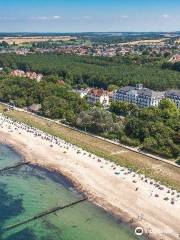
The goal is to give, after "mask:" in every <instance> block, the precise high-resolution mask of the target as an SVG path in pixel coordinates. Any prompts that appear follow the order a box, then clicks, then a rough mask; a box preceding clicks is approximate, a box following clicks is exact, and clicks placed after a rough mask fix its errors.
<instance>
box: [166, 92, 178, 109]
mask: <svg viewBox="0 0 180 240" xmlns="http://www.w3.org/2000/svg"><path fill="white" fill-rule="evenodd" d="M165 96H166V97H167V98H169V99H171V100H172V101H173V102H174V103H175V104H176V106H177V108H180V90H168V91H166V93H165Z"/></svg>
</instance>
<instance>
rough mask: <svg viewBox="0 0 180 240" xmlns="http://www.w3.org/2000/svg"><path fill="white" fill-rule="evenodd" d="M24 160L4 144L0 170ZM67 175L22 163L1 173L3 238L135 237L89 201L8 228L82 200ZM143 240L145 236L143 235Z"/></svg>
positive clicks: (0, 150) (83, 239)
mask: <svg viewBox="0 0 180 240" xmlns="http://www.w3.org/2000/svg"><path fill="white" fill-rule="evenodd" d="M20 161H22V158H21V157H20V156H19V155H18V154H17V153H16V152H14V151H13V150H12V149H11V148H9V147H7V146H4V145H0V169H2V168H4V167H6V166H11V165H13V164H15V163H17V162H20ZM83 197H84V196H83V195H82V194H80V193H78V192H77V191H76V190H75V189H74V188H73V186H72V185H71V184H70V183H69V182H68V181H67V180H66V179H65V178H64V177H63V176H60V175H57V174H54V173H51V172H49V171H47V170H44V169H41V168H37V167H33V166H22V167H18V168H15V169H13V170H9V171H6V172H3V173H1V174H0V239H1V240H112V239H113V240H135V239H140V238H136V237H135V235H134V233H133V232H132V231H130V229H128V228H127V227H126V226H125V225H123V224H122V223H120V220H118V219H115V218H113V217H112V216H111V215H110V214H108V213H106V212H105V211H104V210H102V209H101V208H98V207H96V206H95V205H93V204H92V203H90V202H88V201H85V202H83V203H79V204H77V205H74V206H73V207H69V208H65V209H63V210H59V211H57V212H56V213H52V214H50V215H47V216H45V217H42V218H40V219H37V220H35V221H32V222H29V223H27V224H24V225H21V226H19V227H16V228H13V229H11V230H8V231H7V230H6V231H5V230H4V229H5V228H6V227H7V226H10V225H12V224H16V223H18V222H21V221H24V220H25V219H27V218H31V217H33V216H34V215H37V214H39V213H42V212H43V211H46V210H48V209H51V208H54V207H56V206H64V205H67V204H69V203H72V202H75V201H77V200H80V199H82V198H83ZM141 239H142V238H141Z"/></svg>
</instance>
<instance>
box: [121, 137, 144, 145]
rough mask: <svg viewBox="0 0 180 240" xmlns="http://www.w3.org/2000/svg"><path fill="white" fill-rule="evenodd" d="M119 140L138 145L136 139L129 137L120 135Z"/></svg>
mask: <svg viewBox="0 0 180 240" xmlns="http://www.w3.org/2000/svg"><path fill="white" fill-rule="evenodd" d="M120 142H121V143H123V144H126V145H129V146H132V147H138V146H139V145H140V142H139V140H138V139H131V138H128V137H126V136H122V137H121V139H120Z"/></svg>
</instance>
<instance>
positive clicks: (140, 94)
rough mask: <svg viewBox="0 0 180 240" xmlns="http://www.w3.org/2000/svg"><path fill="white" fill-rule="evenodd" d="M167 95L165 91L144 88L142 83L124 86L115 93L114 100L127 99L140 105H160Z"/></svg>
mask: <svg viewBox="0 0 180 240" xmlns="http://www.w3.org/2000/svg"><path fill="white" fill-rule="evenodd" d="M164 97H165V92H157V91H153V90H151V89H148V88H144V87H143V85H142V84H137V85H136V87H132V86H126V87H122V88H120V89H119V90H117V91H116V92H114V94H113V101H126V102H129V103H133V104H136V105H138V106H139V107H151V106H158V104H159V103H160V101H161V100H162V99H163V98H164Z"/></svg>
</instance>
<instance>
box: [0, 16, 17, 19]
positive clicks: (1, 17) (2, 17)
mask: <svg viewBox="0 0 180 240" xmlns="http://www.w3.org/2000/svg"><path fill="white" fill-rule="evenodd" d="M16 19H17V18H16V17H6V16H0V20H16Z"/></svg>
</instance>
